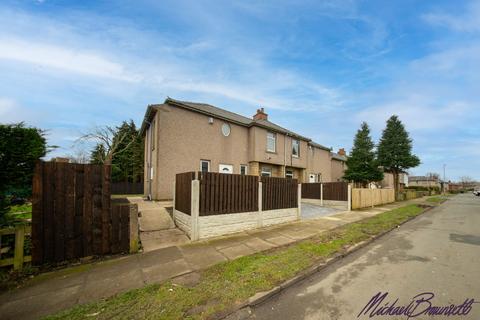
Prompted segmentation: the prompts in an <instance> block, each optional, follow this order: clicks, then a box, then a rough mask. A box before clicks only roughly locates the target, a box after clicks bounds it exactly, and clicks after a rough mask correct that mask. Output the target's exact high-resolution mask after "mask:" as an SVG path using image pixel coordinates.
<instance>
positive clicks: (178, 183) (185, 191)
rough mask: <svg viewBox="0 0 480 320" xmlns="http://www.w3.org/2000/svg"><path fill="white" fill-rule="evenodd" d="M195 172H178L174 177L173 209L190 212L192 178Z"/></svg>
mask: <svg viewBox="0 0 480 320" xmlns="http://www.w3.org/2000/svg"><path fill="white" fill-rule="evenodd" d="M193 179H195V172H184V173H178V174H177V175H176V177H175V209H176V210H178V211H181V212H183V213H186V214H188V215H189V214H191V200H192V180H193Z"/></svg>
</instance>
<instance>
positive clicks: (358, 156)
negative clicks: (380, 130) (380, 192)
mask: <svg viewBox="0 0 480 320" xmlns="http://www.w3.org/2000/svg"><path fill="white" fill-rule="evenodd" d="M374 147H375V145H374V143H373V141H372V138H371V137H370V128H369V127H368V124H367V123H366V122H363V123H362V125H361V127H360V129H359V130H358V131H357V134H356V135H355V140H354V142H353V148H352V151H351V152H350V155H349V157H348V158H347V162H346V165H347V170H345V175H344V176H343V179H345V180H350V181H354V182H356V183H361V184H362V185H363V186H366V185H367V184H368V183H369V182H372V181H380V180H382V179H383V173H382V171H381V170H380V169H379V168H378V162H377V161H376V158H375V151H374Z"/></svg>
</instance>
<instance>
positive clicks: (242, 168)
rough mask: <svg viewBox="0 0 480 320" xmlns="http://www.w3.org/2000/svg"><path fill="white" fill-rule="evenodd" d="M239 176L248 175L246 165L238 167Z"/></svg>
mask: <svg viewBox="0 0 480 320" xmlns="http://www.w3.org/2000/svg"><path fill="white" fill-rule="evenodd" d="M240 174H241V175H244V176H245V175H247V174H248V166H247V165H246V164H241V165H240Z"/></svg>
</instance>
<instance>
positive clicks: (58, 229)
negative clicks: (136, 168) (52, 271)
mask: <svg viewBox="0 0 480 320" xmlns="http://www.w3.org/2000/svg"><path fill="white" fill-rule="evenodd" d="M32 202H33V209H32V246H33V247H32V262H33V263H34V264H42V263H49V262H61V261H64V260H70V259H76V258H80V257H85V256H91V255H103V254H112V253H119V252H124V251H125V252H128V251H129V247H128V244H129V242H130V239H129V232H127V231H126V230H129V223H130V222H129V217H130V215H129V214H127V211H128V212H130V206H122V207H117V206H111V199H110V166H102V165H90V164H71V163H60V162H39V163H38V164H37V166H36V168H35V174H34V178H33V201H32Z"/></svg>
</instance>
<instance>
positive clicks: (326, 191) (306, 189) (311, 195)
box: [302, 182, 348, 201]
mask: <svg viewBox="0 0 480 320" xmlns="http://www.w3.org/2000/svg"><path fill="white" fill-rule="evenodd" d="M322 185H323V193H322V191H321V188H322ZM322 194H323V200H335V201H348V183H347V182H323V183H321V182H315V183H302V198H304V199H320V197H321V195H322Z"/></svg>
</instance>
